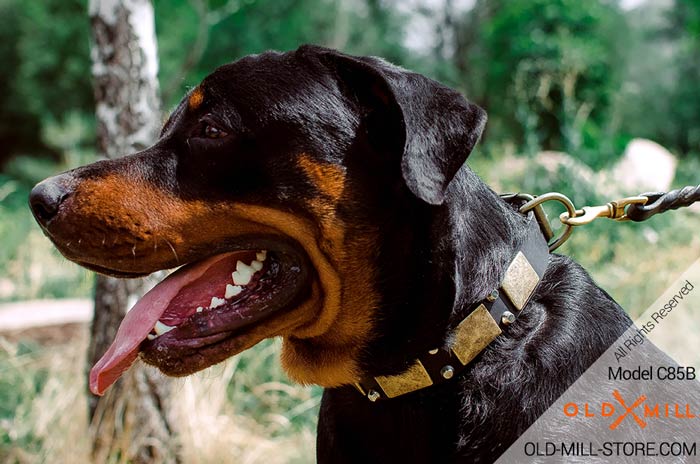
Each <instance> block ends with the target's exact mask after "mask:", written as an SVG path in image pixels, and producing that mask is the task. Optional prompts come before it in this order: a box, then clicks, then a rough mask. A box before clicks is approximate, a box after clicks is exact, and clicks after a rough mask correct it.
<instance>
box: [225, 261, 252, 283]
mask: <svg viewBox="0 0 700 464" xmlns="http://www.w3.org/2000/svg"><path fill="white" fill-rule="evenodd" d="M253 274H255V269H253V268H252V267H250V266H248V265H247V264H246V263H244V262H243V261H238V262H237V263H236V270H235V271H234V272H233V274H231V277H232V278H233V283H234V284H236V285H248V283H250V278H251V277H253Z"/></svg>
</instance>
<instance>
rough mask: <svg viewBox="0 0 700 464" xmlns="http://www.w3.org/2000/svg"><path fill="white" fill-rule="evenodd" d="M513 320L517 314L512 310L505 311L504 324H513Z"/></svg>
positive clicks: (502, 321) (502, 318)
mask: <svg viewBox="0 0 700 464" xmlns="http://www.w3.org/2000/svg"><path fill="white" fill-rule="evenodd" d="M513 322H515V314H513V313H511V312H510V311H504V312H503V315H502V316H501V323H503V325H511V324H512V323H513Z"/></svg>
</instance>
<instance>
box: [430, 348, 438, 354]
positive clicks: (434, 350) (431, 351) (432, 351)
mask: <svg viewBox="0 0 700 464" xmlns="http://www.w3.org/2000/svg"><path fill="white" fill-rule="evenodd" d="M437 352H438V349H437V348H434V349H432V350H430V351H428V353H429V354H437Z"/></svg>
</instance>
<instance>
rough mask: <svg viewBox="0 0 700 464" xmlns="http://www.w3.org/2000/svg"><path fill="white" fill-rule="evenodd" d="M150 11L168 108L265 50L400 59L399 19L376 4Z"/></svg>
mask: <svg viewBox="0 0 700 464" xmlns="http://www.w3.org/2000/svg"><path fill="white" fill-rule="evenodd" d="M232 5H233V6H232ZM155 8H156V11H157V12H158V14H157V15H156V29H157V33H158V42H159V48H160V53H159V56H160V59H161V69H162V73H161V82H162V84H163V89H164V93H165V98H166V103H167V104H168V105H173V104H175V103H176V102H177V101H178V100H179V99H180V98H181V96H182V94H183V93H184V92H185V91H186V90H187V88H189V87H192V86H194V85H196V84H197V83H199V81H201V80H202V79H203V78H204V77H205V76H206V75H207V74H209V73H211V72H212V70H213V69H215V68H216V67H218V66H220V65H222V64H225V63H228V62H231V61H234V60H236V59H238V58H240V57H242V56H245V55H249V54H253V53H260V52H263V51H266V50H280V51H286V50H293V49H295V48H297V47H298V46H299V45H301V44H304V43H315V44H319V45H325V46H329V47H334V48H339V49H342V50H344V51H346V52H348V53H357V54H373V55H380V56H383V57H385V58H387V59H390V60H394V61H398V62H402V61H403V60H404V58H405V57H406V52H405V49H404V48H403V46H402V45H401V40H402V33H403V30H402V26H403V20H402V18H401V17H400V16H399V15H398V14H397V13H395V12H394V11H393V10H392V9H391V8H389V7H388V6H387V5H386V4H385V3H384V2H380V1H378V0H364V1H361V2H355V3H353V4H352V5H350V4H348V3H347V2H343V1H340V0H277V1H275V2H269V1H262V0H241V1H238V2H235V1H233V2H226V1H215V0H210V1H205V0H200V1H183V0H178V1H168V2H165V1H163V0H156V1H155ZM188 44H191V46H188Z"/></svg>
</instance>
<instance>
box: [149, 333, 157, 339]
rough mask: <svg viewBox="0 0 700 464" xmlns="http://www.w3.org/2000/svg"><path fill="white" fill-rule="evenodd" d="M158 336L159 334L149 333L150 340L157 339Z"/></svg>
mask: <svg viewBox="0 0 700 464" xmlns="http://www.w3.org/2000/svg"><path fill="white" fill-rule="evenodd" d="M156 338H158V335H153V334H148V339H149V340H155V339H156Z"/></svg>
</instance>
